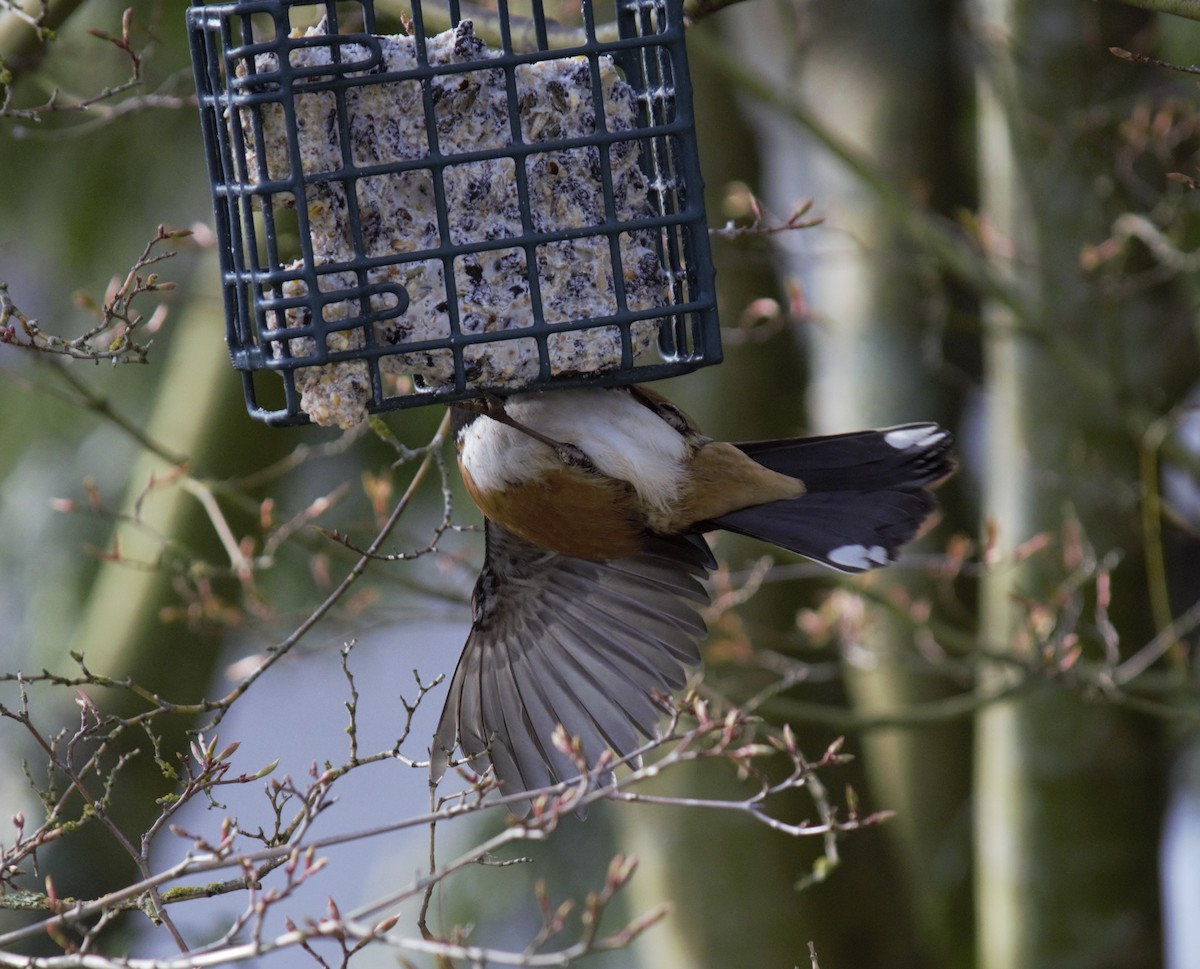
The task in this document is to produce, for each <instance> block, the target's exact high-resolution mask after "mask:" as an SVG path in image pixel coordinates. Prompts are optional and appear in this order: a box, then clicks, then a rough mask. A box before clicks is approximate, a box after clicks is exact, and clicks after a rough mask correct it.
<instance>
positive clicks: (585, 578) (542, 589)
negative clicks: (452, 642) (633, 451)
mask: <svg viewBox="0 0 1200 969" xmlns="http://www.w3.org/2000/svg"><path fill="white" fill-rule="evenodd" d="M485 527H486V538H487V551H486V555H485V561H484V567H483V571H482V573H481V574H480V576H479V581H478V582H477V584H476V586H475V594H474V598H473V609H474V617H473V625H472V629H471V634H470V636H469V637H468V638H467V644H466V647H465V648H464V650H463V654H462V657H461V658H460V659H459V662H458V667H457V668H456V669H455V671H454V677H453V678H452V680H451V681H450V691H449V695H448V696H447V698H446V705H445V708H444V709H443V711H442V717H441V721H440V723H439V724H438V729H437V733H436V735H435V736H434V742H433V749H432V751H431V760H432V773H433V779H434V780H435V781H436V780H438V779H439V778H440V777H441V775H442V773H443V772H444V771H445V769H446V766H447V764H448V763H449V758H450V756H451V754H452V753H453V751H454V749H455V747H456V746H461V747H462V750H463V753H464V754H466V756H467V757H468V758H469V759H470V762H471V766H472V767H473V768H474V769H475V770H476V771H478V772H483V771H484V770H486V769H487V767H488V766H489V765H491V766H492V767H494V768H495V772H496V777H497V778H498V779H499V782H500V788H501V790H502V791H503V792H504V793H506V794H513V793H519V792H522V791H531V790H536V789H538V788H541V787H545V786H547V785H549V784H554V783H558V782H559V781H563V780H568V779H570V778H572V777H575V776H577V775H578V773H579V771H578V769H577V768H576V766H575V764H574V763H573V762H572V760H571V759H570V758H569V757H567V756H566V755H564V754H563V753H562V752H561V751H559V750H558V749H557V748H556V747H555V746H554V743H553V742H552V740H551V736H552V734H553V732H554V729H555V727H556V726H558V725H559V724H561V725H562V726H563V728H564V729H565V731H566V733H567V735H568V736H571V737H577V738H578V739H579V741H580V743H581V745H582V750H583V753H584V756H585V757H586V759H587V762H588V763H589V764H595V763H596V761H597V759H598V758H599V757H600V755H601V753H602V752H603V751H604V750H606V749H611V750H612V751H614V752H615V753H616V754H618V755H620V756H624V755H626V754H628V753H630V752H631V751H633V750H635V749H636V748H637V747H638V746H639V745H640V743H641V741H640V739H639V734H642V735H645V736H647V737H650V736H653V734H654V731H655V729H656V726H657V724H658V721H659V719H660V710H659V709H658V707H656V706H655V704H654V702H653V700H652V695H653V693H654V691H660V692H663V693H666V692H668V691H670V690H673V689H678V688H679V687H681V686H683V685H684V682H685V678H686V670H687V668H688V667H690V666H693V665H695V664H697V663H698V662H699V660H700V656H699V652H698V649H697V644H698V643H699V641H700V640H701V639H702V638H703V637H704V634H705V627H704V623H703V621H702V620H701V619H700V617H699V615H697V613H696V607H697V606H698V605H704V604H707V602H708V601H709V596H708V592H707V590H706V588H705V586H704V579H705V578H706V577H707V574H708V570H709V569H710V568H712V567H713V565H714V563H713V560H712V556H711V553H710V552H709V550H708V547H707V546H706V545H705V544H704V542H703V540H702V539H700V538H698V537H696V536H673V537H653V538H651V539H650V540H649V541H648V542H647V546H646V549H645V550H644V551H643V552H641V553H639V554H637V555H634V556H630V557H628V558H623V559H616V560H613V561H609V562H594V561H589V560H586V559H578V558H572V557H570V556H566V555H560V554H557V553H554V552H547V551H545V550H543V549H540V548H538V547H537V546H535V545H531V544H530V543H528V542H526V541H524V540H523V539H520V538H518V537H516V536H515V535H512V534H511V533H509V532H507V531H505V530H504V529H503V528H501V527H500V526H499V525H497V524H495V523H494V522H491V521H488V522H487V523H486V526H485Z"/></svg>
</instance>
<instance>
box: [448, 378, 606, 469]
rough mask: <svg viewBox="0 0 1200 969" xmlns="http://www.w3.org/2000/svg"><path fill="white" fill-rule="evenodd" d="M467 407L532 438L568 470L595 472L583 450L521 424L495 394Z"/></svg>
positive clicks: (480, 398)
mask: <svg viewBox="0 0 1200 969" xmlns="http://www.w3.org/2000/svg"><path fill="white" fill-rule="evenodd" d="M467 406H470V407H472V408H474V409H476V410H478V411H479V413H481V414H483V415H485V416H487V417H490V418H491V419H492V420H494V421H498V422H499V423H501V424H506V425H508V426H509V427H511V428H513V429H514V430H517V431H520V432H521V433H522V434H526V435H528V436H529V437H531V438H533V439H534V440H535V441H540V442H541V443H542V444H545V445H546V447H548V448H550V449H551V450H552V451H553V452H554V453H555V454H556V455H557V456H558V459H559V460H560V461H561V462H562V463H563V464H564V465H566V466H567V467H568V468H580V469H581V470H584V471H595V470H596V465H595V464H593V463H592V459H591V458H589V457H588V456H587V454H585V453H584V451H583V449H582V448H580V447H579V446H578V445H575V444H569V443H567V442H566V441H556V440H554V439H553V438H551V437H547V436H546V435H545V434H543V433H541V431H537V430H534V428H532V427H530V426H529V425H528V424H522V423H521V422H520V421H519V420H517V419H516V418H515V417H513V416H512V415H511V414H509V413H508V410H507V409H506V408H505V406H504V398H503V397H498V396H496V395H495V394H484V395H482V396H480V397H477V398H475V399H474V400H472V401H471V402H470V403H469V404H468V405H467Z"/></svg>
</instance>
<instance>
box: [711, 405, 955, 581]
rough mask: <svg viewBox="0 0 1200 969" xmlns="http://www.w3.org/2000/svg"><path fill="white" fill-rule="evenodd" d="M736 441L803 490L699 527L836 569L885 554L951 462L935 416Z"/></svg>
mask: <svg viewBox="0 0 1200 969" xmlns="http://www.w3.org/2000/svg"><path fill="white" fill-rule="evenodd" d="M737 447H738V448H740V449H741V450H742V451H744V452H745V453H746V454H748V455H749V456H750V457H752V458H753V459H754V460H755V461H757V462H758V463H759V464H762V465H763V466H764V467H767V468H770V469H771V470H773V471H778V472H780V473H781V474H786V475H788V476H790V477H793V478H797V479H799V480H800V481H802V482H803V483H804V486H805V493H804V494H803V495H801V496H800V497H798V498H791V499H787V500H784V501H772V502H768V503H767V504H763V505H756V506H754V507H751V508H743V509H740V510H739V511H734V512H731V513H729V514H727V515H722V516H721V517H720V518H717V519H714V520H713V521H711V522H706V523H704V526H703V527H705V528H709V527H712V528H724V529H727V530H729V531H731V532H738V533H739V534H742V535H749V536H751V537H753V538H758V539H761V540H763V541H766V542H770V543H771V544H773V545H777V546H779V547H780V548H785V549H788V550H790V551H793V552H798V553H799V554H800V555H804V556H806V557H808V558H811V559H815V560H816V561H818V562H823V563H824V564H826V565H829V566H832V567H833V568H835V569H839V570H840V571H843V572H863V571H866V570H867V569H872V568H876V567H878V566H881V565H887V564H888V563H889V562H891V561H893V559H894V558H895V557H896V554H897V553H898V552H899V550H900V547H901V546H902V545H904V544H905V543H906V542H908V541H910V540H911V539H912V538H913V537H914V536H915V535H916V534H917V532H918V531H919V530H920V528H921V526H922V525H923V524H924V522H925V520H926V519H927V518H928V517H929V515H930V514H931V513H932V512H933V510H934V508H935V507H936V502H935V501H934V498H933V495H932V494H931V493H930V490H929V489H930V488H932V487H934V486H936V485H937V484H938V483H939V482H940V481H942V480H943V479H944V478H946V477H947V476H949V475H950V474H951V473H952V472H953V470H954V460H953V457H952V455H951V447H952V440H951V437H950V433H949V432H948V431H946V430H944V429H942V428H941V427H939V426H938V425H937V424H905V425H902V426H900V427H889V428H884V429H882V430H878V431H858V432H855V433H852V434H836V435H832V436H829V437H809V438H799V439H795V440H784V441H759V442H755V443H751V444H738V445H737Z"/></svg>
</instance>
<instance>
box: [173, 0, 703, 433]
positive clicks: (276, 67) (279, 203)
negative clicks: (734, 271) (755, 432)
mask: <svg viewBox="0 0 1200 969" xmlns="http://www.w3.org/2000/svg"><path fill="white" fill-rule="evenodd" d="M188 25H189V33H190V37H191V45H192V53H193V64H194V67H195V71H196V82H197V88H198V91H199V96H200V114H201V124H202V130H203V135H204V142H205V150H206V154H207V160H208V165H209V172H210V175H211V181H212V187H213V200H214V208H215V214H216V229H217V235H218V240H219V246H220V251H221V262H222V276H223V287H224V297H225V308H226V324H227V333H226V338H227V342H228V345H229V348H230V353H231V356H232V360H233V364H234V367H235V368H236V369H238V370H239V371H241V372H242V376H243V383H244V387H245V392H246V403H247V408H248V410H249V411H250V413H251V414H252V415H253V416H254V417H256V418H259V419H261V420H264V421H266V422H268V423H271V424H295V423H303V422H306V421H308V420H314V421H316V422H318V423H322V424H336V425H340V426H343V427H347V426H350V425H352V424H354V423H356V422H357V421H359V420H361V419H362V418H363V417H364V416H365V415H366V414H367V413H369V412H377V411H383V410H389V409H393V408H399V407H409V406H415V405H420V404H427V403H433V402H439V401H440V402H449V401H453V400H457V399H462V398H464V397H468V396H473V395H477V394H480V393H484V392H491V393H501V394H503V393H510V392H513V391H517V390H530V389H544V388H551V387H559V386H578V385H580V384H584V383H606V384H613V383H630V382H634V381H639V382H640V381H647V380H654V379H658V378H660V377H666V376H673V375H676V374H680V373H685V372H687V371H690V370H693V369H695V368H697V367H699V366H703V365H706V364H711V363H716V362H719V360H720V359H721V350H720V339H719V331H718V326H717V319H716V309H715V294H714V285H713V269H712V262H711V258H710V255H709V249H708V238H707V229H706V222H705V216H704V205H703V184H702V180H701V175H700V169H699V163H698V159H697V152H696V140H695V125H694V118H693V115H692V107H691V85H690V81H689V79H688V73H687V61H686V55H685V51H684V44H683V22H682V0H595V2H587V0H585V2H583V4H582V6H581V7H580V6H578V5H577V3H576V5H575V6H572V2H571V0H532V5H531V6H528V5H527V6H525V7H518V6H516V5H515V4H514V5H510V4H507V3H505V2H503V0H499V4H498V6H496V7H493V8H491V9H481V8H479V9H477V8H468V7H467V6H466V5H465V4H460V3H457V2H450V3H449V4H448V5H447V4H445V3H422V2H420V0H414V2H413V3H412V4H411V6H405V7H403V8H392V7H390V6H388V5H387V4H385V3H384V2H379V3H372V2H371V0H356V2H336V0H321V2H290V0H249V2H247V0H242V2H236V3H227V4H206V5H200V6H193V7H191V8H190V9H189V11H188Z"/></svg>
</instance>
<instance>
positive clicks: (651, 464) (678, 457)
mask: <svg viewBox="0 0 1200 969" xmlns="http://www.w3.org/2000/svg"><path fill="white" fill-rule="evenodd" d="M506 404H507V406H506V410H507V411H508V413H509V415H510V416H511V417H512V418H513V419H514V420H516V421H518V422H519V423H521V424H524V425H525V426H527V427H530V428H532V429H533V430H535V431H537V432H538V433H540V434H544V435H545V436H546V437H548V438H550V439H551V440H554V441H559V442H562V443H564V444H574V445H575V446H576V447H578V448H579V449H580V450H581V451H583V453H584V454H586V455H587V456H588V458H589V459H590V460H591V462H592V463H593V464H594V465H595V466H596V468H597V469H598V470H599V471H600V472H602V473H603V474H605V475H608V476H609V477H612V478H617V479H620V480H622V481H628V482H629V483H630V484H631V485H633V487H634V489H635V490H636V491H637V493H638V495H639V497H640V498H641V500H642V502H643V503H644V505H645V506H646V510H647V512H649V513H650V514H651V516H652V517H657V515H655V514H654V513H655V512H657V513H659V514H662V515H665V514H667V511H668V509H669V507H670V505H671V504H672V502H673V501H674V500H675V498H676V496H677V495H678V494H679V492H680V490H681V488H682V487H683V485H684V460H685V459H686V458H687V457H688V453H687V444H686V442H685V441H684V439H683V437H682V435H680V434H679V432H678V431H676V430H675V429H674V428H673V427H671V425H669V424H668V423H667V422H666V421H664V420H662V419H661V418H660V417H658V416H657V415H656V414H655V413H654V412H653V411H652V410H651V409H650V408H648V407H646V406H645V405H643V404H641V403H639V402H638V401H636V400H635V399H634V398H633V397H632V396H630V394H629V393H627V392H625V391H622V390H605V389H585V390H565V391H555V392H553V393H546V394H521V395H514V396H513V397H510V398H508V400H507V402H506ZM461 440H462V455H461V460H462V462H463V465H464V466H465V467H466V469H467V471H468V472H469V473H470V475H471V477H472V478H473V479H474V481H475V483H476V485H477V486H478V487H479V488H481V489H483V490H485V491H490V490H502V489H504V488H505V487H507V486H509V485H512V484H516V483H517V482H519V481H521V480H525V479H528V478H529V477H530V475H531V474H532V473H533V472H535V471H536V470H539V469H551V468H559V467H561V466H562V464H561V461H560V460H559V458H558V456H557V455H556V454H555V453H554V452H553V451H552V450H551V449H550V448H549V447H547V446H546V445H545V444H542V443H541V442H540V441H537V440H535V439H534V438H532V437H530V436H529V435H528V434H524V433H522V432H521V431H519V430H517V429H516V428H513V427H509V426H507V425H505V424H500V423H498V422H496V421H493V420H488V419H486V418H480V419H478V420H476V421H474V422H472V423H471V424H470V425H469V426H468V427H467V428H466V430H465V431H464V433H463V436H462V439H461Z"/></svg>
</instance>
